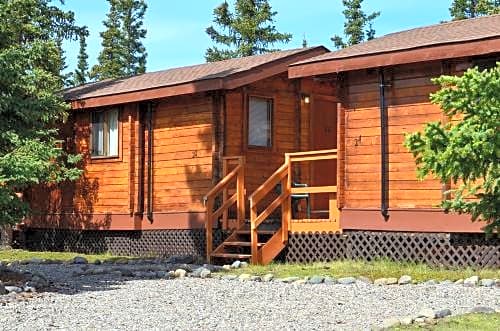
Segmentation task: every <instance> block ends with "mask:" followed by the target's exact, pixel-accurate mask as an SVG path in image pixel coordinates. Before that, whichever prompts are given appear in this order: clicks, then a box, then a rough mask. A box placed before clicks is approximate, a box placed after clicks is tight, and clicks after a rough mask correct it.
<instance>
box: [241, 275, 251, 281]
mask: <svg viewBox="0 0 500 331" xmlns="http://www.w3.org/2000/svg"><path fill="white" fill-rule="evenodd" d="M250 278H252V275H250V274H241V275H240V276H239V277H238V279H239V280H240V282H246V281H249V280H250Z"/></svg>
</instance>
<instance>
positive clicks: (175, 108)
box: [153, 95, 213, 213]
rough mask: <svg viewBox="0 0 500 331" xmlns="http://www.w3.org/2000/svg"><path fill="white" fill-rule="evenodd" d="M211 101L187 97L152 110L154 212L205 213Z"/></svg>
mask: <svg viewBox="0 0 500 331" xmlns="http://www.w3.org/2000/svg"><path fill="white" fill-rule="evenodd" d="M212 123H213V122H212V97H211V96H206V95H189V96H182V97H173V98H168V99H163V100H161V101H160V102H159V103H158V105H157V106H156V107H155V120H154V133H153V137H154V155H153V160H154V162H153V164H154V166H153V178H154V183H153V192H154V194H153V200H154V211H155V212H169V213H170V212H204V210H205V208H204V206H203V196H204V195H205V194H206V193H207V192H208V191H209V190H210V188H211V187H212V185H213V183H212V156H213V155H212V153H213V151H212V134H213V131H212V130H213V124H212Z"/></svg>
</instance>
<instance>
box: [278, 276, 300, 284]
mask: <svg viewBox="0 0 500 331" xmlns="http://www.w3.org/2000/svg"><path fill="white" fill-rule="evenodd" d="M299 279H300V278H299V277H286V278H283V279H282V280H281V281H282V282H283V283H293V282H295V281H297V280H299Z"/></svg>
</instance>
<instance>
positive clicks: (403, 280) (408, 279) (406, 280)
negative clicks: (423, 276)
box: [398, 275, 412, 285]
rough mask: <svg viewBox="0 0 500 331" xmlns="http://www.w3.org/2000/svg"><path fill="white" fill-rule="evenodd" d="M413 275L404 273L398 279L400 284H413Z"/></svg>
mask: <svg viewBox="0 0 500 331" xmlns="http://www.w3.org/2000/svg"><path fill="white" fill-rule="evenodd" d="M411 281H412V279H411V276H408V275H403V276H401V277H399V279H398V284H399V285H407V284H411Z"/></svg>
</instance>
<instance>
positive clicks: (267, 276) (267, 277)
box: [261, 274, 274, 282]
mask: <svg viewBox="0 0 500 331" xmlns="http://www.w3.org/2000/svg"><path fill="white" fill-rule="evenodd" d="M273 278H274V275H273V274H265V275H264V276H262V277H261V281H263V282H270V281H271V280H273Z"/></svg>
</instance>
